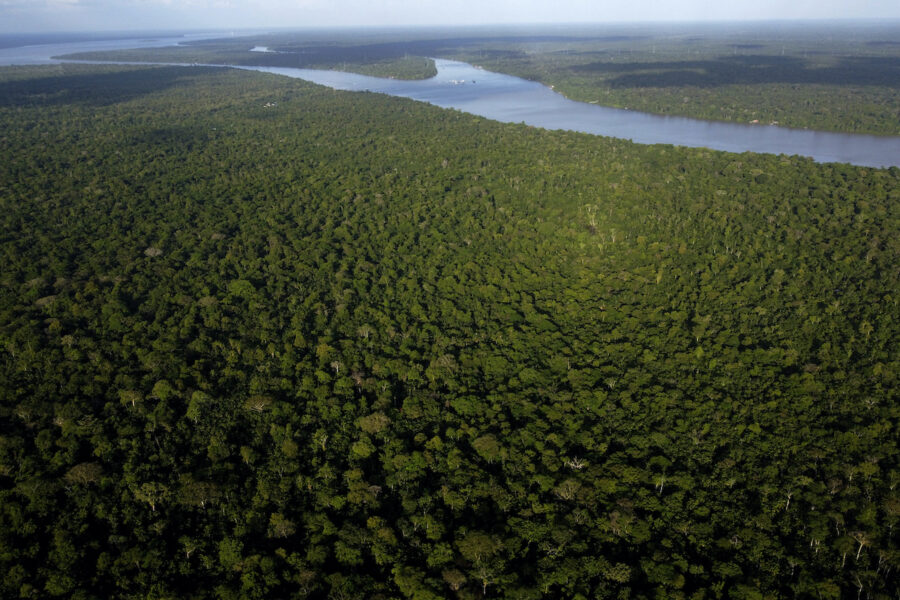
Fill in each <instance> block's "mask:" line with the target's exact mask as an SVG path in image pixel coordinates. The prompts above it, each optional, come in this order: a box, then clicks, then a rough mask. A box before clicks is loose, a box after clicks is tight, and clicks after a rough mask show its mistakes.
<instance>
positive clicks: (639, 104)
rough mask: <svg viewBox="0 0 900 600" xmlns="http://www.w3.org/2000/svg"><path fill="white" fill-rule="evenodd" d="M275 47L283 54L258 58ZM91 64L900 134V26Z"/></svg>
mask: <svg viewBox="0 0 900 600" xmlns="http://www.w3.org/2000/svg"><path fill="white" fill-rule="evenodd" d="M255 46H264V47H267V48H269V49H270V50H272V52H267V53H262V52H250V51H249V50H250V49H251V48H253V47H255ZM76 56H78V57H80V58H92V59H104V58H116V59H118V60H137V61H141V60H148V61H152V60H159V61H169V62H202V63H215V64H237V65H265V66H280V67H302V68H324V69H340V70H345V71H354V72H359V73H363V74H366V75H374V76H381V77H402V78H408V79H417V78H426V77H431V76H433V75H434V73H435V70H434V65H433V63H432V61H431V60H430V58H434V57H440V58H454V59H458V60H463V61H466V62H469V63H473V64H477V65H479V66H483V67H485V68H487V69H490V70H494V71H499V72H503V73H509V74H512V75H517V76H519V77H523V78H526V79H533V80H535V81H540V82H542V83H544V84H546V85H552V86H553V87H554V89H556V91H558V92H560V93H562V94H565V95H566V96H568V97H570V98H572V99H574V100H581V101H584V102H591V103H594V104H601V105H606V106H613V107H618V108H629V109H632V110H640V111H644V112H650V113H657V114H666V115H680V116H687V117H695V118H701V119H713V120H722V121H734V122H738V123H759V124H765V125H768V124H778V125H782V126H787V127H797V128H808V129H816V130H827V131H842V132H851V133H874V134H882V135H900V25H898V24H896V23H890V22H888V23H885V24H878V23H872V22H858V23H854V22H849V23H835V24H824V23H820V24H815V25H809V24H792V23H770V24H756V25H752V26H747V27H740V28H738V27H737V26H732V27H727V26H721V25H720V26H712V25H668V26H662V25H659V26H656V27H651V26H637V25H632V26H626V25H618V26H613V25H610V26H604V27H600V26H583V27H575V26H571V27H567V28H564V27H558V28H554V29H552V30H549V31H548V29H547V28H536V27H535V28H494V29H491V28H482V29H478V30H475V31H472V30H463V29H452V28H445V29H433V30H427V31H421V32H418V31H415V32H413V31H406V32H401V31H397V32H389V31H385V32H380V33H372V32H365V31H358V32H343V33H341V32H333V31H332V32H296V33H279V34H269V35H263V36H253V37H238V38H226V39H216V40H203V41H198V42H191V43H189V44H185V45H184V46H181V47H177V48H174V47H173V48H161V49H159V48H158V49H149V50H135V51H117V52H113V53H90V54H80V55H76Z"/></svg>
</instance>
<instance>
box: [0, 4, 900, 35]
mask: <svg viewBox="0 0 900 600" xmlns="http://www.w3.org/2000/svg"><path fill="white" fill-rule="evenodd" d="M842 18H852V19H860V18H862V19H870V18H892V19H897V18H900V0H715V1H711V0H710V1H708V0H614V1H613V0H0V31H4V32H8V33H9V32H13V33H25V32H40V31H51V30H52V31H77V30H92V31H93V30H110V29H116V30H121V29H143V30H147V29H156V28H164V29H198V28H199V29H203V28H207V27H208V28H234V29H239V28H265V27H311V26H334V25H352V26H357V25H423V24H427V25H435V24H447V25H456V24H466V25H470V24H495V23H559V22H566V23H575V22H581V23H588V22H591V23H602V22H610V21H698V20H700V21H703V20H760V19H763V20H771V19H842Z"/></svg>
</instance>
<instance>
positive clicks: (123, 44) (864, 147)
mask: <svg viewBox="0 0 900 600" xmlns="http://www.w3.org/2000/svg"><path fill="white" fill-rule="evenodd" d="M201 37H202V36H196V37H194V38H193V39H201ZM207 37H208V36H207ZM187 39H188V38H184V37H179V38H157V39H144V40H134V39H132V40H110V41H105V42H81V43H73V44H53V45H45V46H27V47H19V48H5V49H0V65H10V64H49V63H54V62H62V61H58V60H55V59H52V58H51V57H53V56H59V55H62V54H69V53H74V52H86V51H93V50H115V49H125V48H137V47H142V48H149V47H162V46H170V45H174V44H178V43H181V42H184V41H187ZM255 50H257V51H265V50H266V49H265V48H262V47H257V48H255ZM435 64H436V66H437V71H438V73H437V76H435V77H433V78H431V79H426V80H413V81H409V80H400V79H383V78H378V77H368V76H365V75H358V74H355V73H346V72H342V71H322V70H313V69H292V68H283V67H237V68H241V69H247V70H253V71H261V72H265V73H274V74H278V75H284V76H287V77H294V78H299V79H303V80H306V81H311V82H313V83H318V84H321V85H326V86H329V87H332V88H335V89H339V90H351V91H371V92H378V93H383V94H390V95H393V96H402V97H405V98H412V99H414V100H419V101H422V102H428V103H431V104H434V105H436V106H440V107H443V108H452V109H457V110H461V111H464V112H468V113H472V114H475V115H479V116H482V117H486V118H488V119H493V120H496V121H502V122H507V123H525V124H528V125H533V126H536V127H542V128H545V129H564V130H572V131H580V132H583V133H590V134H595V135H604V136H610V137H617V138H623V139H629V140H632V141H634V142H637V143H640V144H672V145H678V146H689V147H699V148H711V149H713V150H724V151H727V152H761V153H770V154H787V155H800V156H808V157H811V158H812V159H813V160H815V161H817V162H841V163H850V164H854V165H860V166H868V167H891V166H897V167H900V136H874V135H859V134H845V133H831V132H822V131H810V130H805V129H788V128H785V127H777V126H768V125H743V124H737V123H723V122H716V121H704V120H699V119H689V118H685V117H666V116H659V115H652V114H646V113H640V112H635V111H629V110H621V109H615V108H608V107H605V106H598V105H594V104H586V103H584V102H576V101H574V100H569V99H567V98H565V97H564V96H562V95H560V94H558V93H556V92H554V91H553V90H551V89H550V88H548V87H546V86H544V85H542V84H540V83H536V82H533V81H526V80H524V79H520V78H518V77H513V76H511V75H505V74H502V73H493V72H490V71H485V70H483V69H480V68H478V67H475V66H472V65H469V64H466V63H462V62H457V61H451V60H443V59H435ZM207 66H221V65H207Z"/></svg>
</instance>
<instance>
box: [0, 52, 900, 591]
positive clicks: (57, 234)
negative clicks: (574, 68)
mask: <svg viewBox="0 0 900 600" xmlns="http://www.w3.org/2000/svg"><path fill="white" fill-rule="evenodd" d="M270 101H271V102H277V109H272V108H267V107H265V104H266V103H267V102H270ZM0 131H2V134H0V155H2V156H3V157H4V160H3V161H0V231H2V236H0V256H2V260H3V265H4V268H3V269H2V272H0V572H2V573H4V577H2V578H0V590H2V591H0V596H2V597H4V598H5V597H45V596H51V595H58V596H69V597H84V598H123V599H124V598H151V597H152V598H168V597H172V598H196V599H202V598H214V597H216V598H288V597H290V598H293V597H314V598H327V597H334V598H338V597H344V598H349V597H372V598H375V597H381V598H400V597H410V598H434V597H460V598H475V597H497V598H501V597H502V598H505V597H510V598H541V597H565V598H569V597H571V598H576V597H583V598H616V597H622V598H625V597H628V598H681V597H684V598H711V597H730V596H734V597H748V598H750V597H766V598H776V597H784V598H788V597H821V598H838V597H854V596H856V595H861V594H862V593H865V594H867V595H869V596H870V597H872V598H890V597H896V595H897V593H898V588H897V580H896V577H895V574H896V572H897V569H898V568H900V564H898V549H897V538H896V531H895V529H896V528H897V527H896V526H897V524H898V521H900V499H898V495H897V486H898V483H900V467H898V460H897V453H898V448H897V443H896V441H897V439H896V432H897V427H898V420H900V412H898V411H900V409H898V404H897V396H898V393H897V392H898V379H897V374H898V373H900V361H898V358H897V353H896V340H897V339H900V331H898V320H897V319H896V318H895V316H896V314H897V299H898V297H900V295H898V291H900V290H898V289H897V288H898V286H897V277H896V274H897V270H896V265H897V264H898V250H900V247H898V242H897V236H896V232H897V231H898V229H900V227H898V225H900V223H898V217H897V212H896V207H897V203H898V200H900V171H898V170H897V169H886V170H877V169H865V168H855V167H849V166H846V165H836V164H830V165H818V164H814V163H812V162H811V161H808V160H804V159H799V158H792V157H784V156H779V157H776V156H760V155H751V154H744V155H731V154H725V153H716V152H709V151H705V150H689V149H677V148H672V147H663V146H653V147H643V146H636V145H633V144H630V143H628V142H625V141H620V140H610V139H604V138H596V137H591V136H587V135H580V134H574V133H567V132H546V131H541V130H536V129H533V128H529V127H525V126H519V125H503V124H499V123H492V122H488V121H485V120H483V119H480V118H476V117H472V116H468V115H464V114H460V113H456V112H448V111H442V110H440V109H437V108H435V107H431V106H426V105H421V104H416V103H413V102H411V101H406V100H401V99H396V98H388V97H384V96H380V95H374V94H349V93H340V92H334V91H332V90H325V89H322V88H319V87H316V86H312V85H309V84H305V83H302V82H299V81H296V80H287V79H281V78H277V77H274V76H268V75H263V74H259V73H249V72H232V71H227V70H221V69H202V68H198V69H192V70H189V71H188V70H184V69H176V68H139V67H134V66H127V67H126V66H119V67H112V66H87V65H65V66H61V67H57V66H54V67H41V68H37V67H29V68H14V69H5V70H3V71H0ZM150 248H155V249H157V250H159V252H149V253H148V252H147V250H148V249H150Z"/></svg>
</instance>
